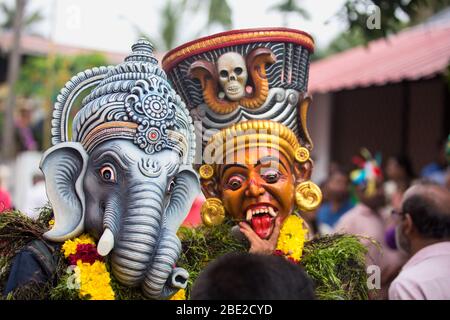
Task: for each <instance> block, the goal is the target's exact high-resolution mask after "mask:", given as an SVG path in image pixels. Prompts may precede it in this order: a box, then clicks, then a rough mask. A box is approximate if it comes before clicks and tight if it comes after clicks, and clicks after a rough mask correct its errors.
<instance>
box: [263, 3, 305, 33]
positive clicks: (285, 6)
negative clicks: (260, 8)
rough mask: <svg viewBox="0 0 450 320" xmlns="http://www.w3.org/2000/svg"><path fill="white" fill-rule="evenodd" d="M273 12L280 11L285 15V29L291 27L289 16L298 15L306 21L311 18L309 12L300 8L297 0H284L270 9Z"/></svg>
mask: <svg viewBox="0 0 450 320" xmlns="http://www.w3.org/2000/svg"><path fill="white" fill-rule="evenodd" d="M272 10H274V11H278V12H280V13H281V14H282V15H283V25H284V26H285V27H287V26H288V25H289V16H292V15H297V16H299V17H300V18H303V19H306V20H309V19H310V18H311V17H310V15H309V13H308V11H306V10H305V9H303V8H302V7H300V6H299V5H298V4H297V1H296V0H282V1H281V2H280V3H278V4H275V5H273V6H272V7H270V8H269V9H268V11H272Z"/></svg>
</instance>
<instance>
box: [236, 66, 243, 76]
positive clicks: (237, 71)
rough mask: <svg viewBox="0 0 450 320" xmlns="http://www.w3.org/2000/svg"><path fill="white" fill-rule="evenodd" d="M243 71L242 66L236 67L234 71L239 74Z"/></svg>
mask: <svg viewBox="0 0 450 320" xmlns="http://www.w3.org/2000/svg"><path fill="white" fill-rule="evenodd" d="M242 71H244V70H242V68H241V67H237V68H234V73H236V74H237V75H240V74H241V73H242Z"/></svg>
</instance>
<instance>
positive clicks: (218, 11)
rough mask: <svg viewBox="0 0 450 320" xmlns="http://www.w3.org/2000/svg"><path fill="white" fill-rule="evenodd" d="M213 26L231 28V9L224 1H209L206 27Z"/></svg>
mask: <svg viewBox="0 0 450 320" xmlns="http://www.w3.org/2000/svg"><path fill="white" fill-rule="evenodd" d="M213 25H219V26H222V27H224V28H227V29H230V28H231V26H232V22H231V8H230V6H229V5H228V3H227V2H226V1H224V0H209V10H208V23H207V27H210V26H213Z"/></svg>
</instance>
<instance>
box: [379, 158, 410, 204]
mask: <svg viewBox="0 0 450 320" xmlns="http://www.w3.org/2000/svg"><path fill="white" fill-rule="evenodd" d="M385 171H386V178H387V181H386V182H385V183H384V191H385V194H386V198H387V199H386V200H387V202H388V205H389V206H390V207H391V208H393V209H397V210H398V209H399V208H400V203H401V199H402V196H403V193H404V192H405V191H406V189H408V188H409V186H410V185H411V182H412V180H413V179H414V172H413V169H412V166H411V161H410V160H409V158H408V157H407V156H405V155H397V156H392V157H390V158H388V160H387V162H386V170H385Z"/></svg>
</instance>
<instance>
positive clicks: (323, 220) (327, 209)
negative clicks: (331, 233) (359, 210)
mask: <svg viewBox="0 0 450 320" xmlns="http://www.w3.org/2000/svg"><path fill="white" fill-rule="evenodd" d="M351 208H353V204H352V203H351V201H350V199H349V200H347V201H346V202H344V204H343V205H342V206H341V207H340V208H339V209H338V210H337V211H335V212H334V211H333V210H332V208H331V203H330V202H326V203H324V204H322V206H321V207H320V208H319V210H318V211H317V216H316V220H317V225H318V226H320V225H321V224H327V225H329V226H330V227H334V225H335V224H336V222H338V220H339V219H340V218H341V217H342V216H343V215H344V213H346V212H347V211H349V210H350V209H351Z"/></svg>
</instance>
